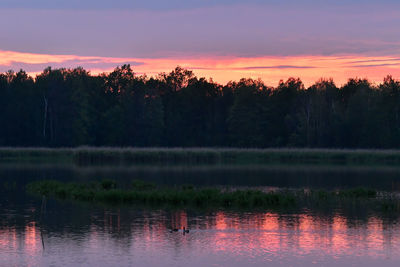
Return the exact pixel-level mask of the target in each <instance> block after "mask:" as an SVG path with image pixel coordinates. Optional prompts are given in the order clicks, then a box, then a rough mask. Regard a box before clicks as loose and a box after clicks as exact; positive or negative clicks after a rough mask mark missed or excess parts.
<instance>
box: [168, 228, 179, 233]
mask: <svg viewBox="0 0 400 267" xmlns="http://www.w3.org/2000/svg"><path fill="white" fill-rule="evenodd" d="M178 231H179V230H178V229H177V228H173V229H171V230H170V231H169V232H170V233H173V232H178Z"/></svg>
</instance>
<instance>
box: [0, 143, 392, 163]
mask: <svg viewBox="0 0 400 267" xmlns="http://www.w3.org/2000/svg"><path fill="white" fill-rule="evenodd" d="M0 161H3V162H4V161H12V162H15V161H45V162H54V161H56V162H72V163H75V164H78V165H91V164H108V165H114V164H155V163H158V164H276V163H277V164H292V163H299V164H301V163H311V164H359V165H366V164H376V165H379V164H385V165H387V164H392V165H393V164H399V163H400V150H367V149H363V150H347V149H343V150H340V149H289V148H282V149H235V148H106V147H102V148H94V147H78V148H54V149H52V148H0Z"/></svg>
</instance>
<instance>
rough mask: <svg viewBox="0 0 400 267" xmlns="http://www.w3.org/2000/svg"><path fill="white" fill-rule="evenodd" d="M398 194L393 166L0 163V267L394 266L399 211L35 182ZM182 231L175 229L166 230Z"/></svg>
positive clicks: (399, 251)
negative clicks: (240, 205) (82, 191)
mask: <svg viewBox="0 0 400 267" xmlns="http://www.w3.org/2000/svg"><path fill="white" fill-rule="evenodd" d="M105 178H107V179H115V180H117V181H119V182H121V183H127V184H128V183H129V182H130V181H131V180H133V179H142V180H147V181H152V182H156V183H158V184H166V185H181V184H194V185H197V186H211V185H212V186H228V185H229V186H237V187H267V188H310V189H319V188H322V189H328V190H331V189H341V188H354V187H360V186H363V187H370V188H375V189H378V190H384V191H391V192H400V168H398V167H395V166H382V167H379V166H345V165H327V166H324V165H263V166H248V165H244V166H229V165H211V166H207V165H201V166H198V165H183V166H182V165H181V166H176V165H169V166H168V165H167V166H165V165H164V166H148V165H136V166H115V167H113V166H78V165H74V164H38V163H35V164H34V163H25V164H21V163H19V164H11V163H8V164H5V163H3V164H1V165H0V181H1V182H0V193H1V195H0V247H1V249H0V266H266V265H268V266H310V265H315V266H337V265H342V266H361V265H362V266H377V265H380V266H398V265H399V263H400V227H399V222H400V219H399V214H392V213H374V212H371V211H368V210H363V209H362V208H359V206H354V207H353V206H351V205H350V206H349V207H347V208H346V209H345V210H341V209H327V210H321V209H318V210H295V211H282V212H278V211H260V210H258V211H234V210H206V209H203V210H191V209H189V210H181V209H157V208H144V207H140V206H131V207H127V206H122V207H112V206H101V205H96V204H91V203H77V202H72V201H60V200H55V199H47V200H46V201H45V202H44V204H45V205H43V203H42V199H41V198H40V197H35V196H32V195H28V194H26V192H25V185H26V184H27V183H29V182H31V181H36V180H40V179H55V180H60V181H90V180H101V179H105ZM182 227H186V228H188V229H190V232H189V233H187V234H183V232H182V231H181V230H179V231H178V232H172V233H171V232H170V229H173V228H177V229H181V228H182Z"/></svg>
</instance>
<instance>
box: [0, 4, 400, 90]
mask: <svg viewBox="0 0 400 267" xmlns="http://www.w3.org/2000/svg"><path fill="white" fill-rule="evenodd" d="M399 10H400V1H398V0H379V1H378V0H347V1H345V0H335V1H334V0H324V1H323V0H320V1H312V0H264V1H261V0H246V1H244V0H231V1H228V0H185V1H178V0H170V1H165V0H147V1H139V0H86V1H82V0H69V1H65V0H36V1H32V0H2V1H1V2H0V24H1V25H2V27H1V28H0V72H4V71H7V70H9V69H13V70H19V69H20V68H22V69H24V70H26V71H28V72H29V73H31V74H32V75H35V74H36V73H38V72H40V71H42V70H43V69H44V68H45V67H47V66H52V67H77V66H82V67H84V68H85V69H88V70H91V72H92V73H99V72H103V71H110V70H112V69H113V68H114V67H116V66H117V65H121V64H125V63H129V64H131V65H132V66H133V69H134V71H135V72H137V73H139V74H143V73H147V75H149V76H152V75H155V74H157V73H159V72H164V71H165V72H168V71H171V70H172V69H173V68H174V67H175V66H176V65H181V66H182V67H185V68H188V69H191V70H193V71H194V72H195V74H197V75H198V76H205V77H207V78H209V77H212V78H214V80H215V81H217V82H221V83H226V82H228V81H229V80H238V79H240V78H242V77H251V78H261V79H263V80H264V81H265V82H266V83H267V84H268V85H276V84H277V83H278V81H279V80H280V79H286V78H288V77H290V76H294V77H300V78H301V79H302V80H303V81H304V82H305V83H306V85H310V84H312V83H313V82H314V81H316V80H317V79H318V78H320V77H326V78H329V77H332V78H334V80H335V81H336V82H337V83H338V84H339V85H340V84H342V83H344V82H346V80H347V79H348V78H350V77H367V78H369V79H370V80H372V81H373V82H377V83H379V82H381V81H382V80H383V77H384V76H386V75H387V74H391V75H393V76H394V77H395V78H400V13H399Z"/></svg>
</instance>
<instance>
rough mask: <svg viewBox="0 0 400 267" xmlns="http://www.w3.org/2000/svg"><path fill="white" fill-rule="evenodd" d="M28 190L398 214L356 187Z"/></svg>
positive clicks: (113, 199) (144, 185) (128, 200)
mask: <svg viewBox="0 0 400 267" xmlns="http://www.w3.org/2000/svg"><path fill="white" fill-rule="evenodd" d="M27 190H28V191H29V192H31V193H34V194H38V195H45V196H50V197H55V198H58V199H71V200H77V201H87V202H95V203H105V204H112V205H132V204H143V205H150V206H172V207H197V208H240V209H291V208H301V207H308V208H318V207H327V206H335V205H336V206H337V205H342V204H346V203H347V204H348V203H352V204H354V203H356V204H357V203H363V204H372V205H374V206H375V207H377V208H378V209H381V210H383V211H388V212H393V211H398V210H400V209H399V201H398V199H397V198H391V197H382V195H379V194H378V192H376V191H375V190H371V189H365V188H356V189H350V190H340V191H322V190H318V191H312V190H311V191H309V190H281V191H270V192H264V191H261V190H253V189H246V190H239V189H232V188H230V189H220V188H196V187H194V186H192V185H183V186H181V187H160V186H157V185H155V184H153V183H148V182H145V181H140V180H135V181H133V182H132V183H131V186H130V187H129V188H127V187H126V186H125V187H124V188H121V187H119V186H118V185H117V183H116V182H115V181H112V180H104V181H101V182H97V183H95V182H92V183H85V184H83V183H62V182H59V181H51V180H44V181H37V182H33V183H30V184H28V186H27Z"/></svg>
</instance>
